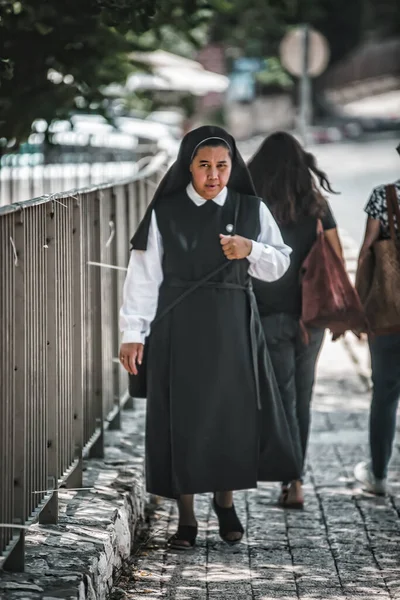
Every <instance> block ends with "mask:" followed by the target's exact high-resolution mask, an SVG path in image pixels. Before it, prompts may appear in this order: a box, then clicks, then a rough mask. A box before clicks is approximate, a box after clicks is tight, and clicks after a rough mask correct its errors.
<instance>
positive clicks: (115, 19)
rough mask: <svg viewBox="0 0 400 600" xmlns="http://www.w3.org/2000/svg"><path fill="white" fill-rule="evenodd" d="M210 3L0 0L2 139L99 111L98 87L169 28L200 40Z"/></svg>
mask: <svg viewBox="0 0 400 600" xmlns="http://www.w3.org/2000/svg"><path fill="white" fill-rule="evenodd" d="M207 6H208V5H207V4H206V3H205V2H204V0H169V1H167V0H165V1H163V2H156V1H155V0H68V1H67V2H63V3H60V0H19V1H14V0H0V57H1V59H0V138H5V139H8V140H10V139H13V138H14V139H15V140H16V143H19V142H21V141H22V140H24V139H26V137H27V136H28V135H29V132H30V127H31V123H32V121H33V120H34V119H36V118H43V119H46V120H48V121H49V120H51V119H53V118H66V117H67V116H68V115H69V114H70V113H71V111H73V110H75V109H77V108H79V109H80V110H84V111H90V110H92V109H93V108H96V110H99V108H100V109H101V108H103V109H104V108H105V107H106V104H105V100H104V97H103V95H102V93H101V91H100V90H101V89H102V88H103V87H105V86H107V85H109V84H110V83H114V82H116V83H118V82H124V81H125V79H126V77H127V75H128V74H129V73H130V72H132V65H131V63H130V61H129V58H128V54H129V52H130V51H131V50H135V49H153V48H155V47H159V46H160V45H161V41H160V40H162V37H163V32H164V31H165V29H166V28H168V27H169V26H170V24H171V23H173V30H174V31H176V32H181V34H182V36H183V37H185V38H186V40H188V41H187V42H186V43H190V44H195V43H198V40H197V39H196V36H195V35H193V34H192V31H193V30H194V29H196V28H198V27H200V26H202V25H203V24H204V23H205V21H206V20H207V19H208V18H209V16H210V11H209V10H207ZM149 31H151V35H150V36H149V35H148V33H147V40H146V39H144V38H145V37H146V32H149ZM49 74H50V79H49Z"/></svg>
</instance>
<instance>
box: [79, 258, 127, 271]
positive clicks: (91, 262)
mask: <svg viewBox="0 0 400 600" xmlns="http://www.w3.org/2000/svg"><path fill="white" fill-rule="evenodd" d="M86 264H87V265H91V266H93V267H102V268H104V269H116V270H117V271H127V270H128V268H127V267H118V266H117V265H107V264H106V263H100V262H94V261H93V260H88V261H87V263H86Z"/></svg>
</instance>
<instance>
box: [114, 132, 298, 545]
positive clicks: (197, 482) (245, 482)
mask: <svg viewBox="0 0 400 600" xmlns="http://www.w3.org/2000/svg"><path fill="white" fill-rule="evenodd" d="M132 248H133V249H132V254H131V259H130V263H129V268H128V274H127V278H126V281H125V286H124V299H123V306H122V308H121V330H122V332H123V339H122V341H123V343H122V344H121V350H120V360H121V362H122V364H123V365H124V366H125V368H126V369H127V371H128V372H129V373H130V374H131V375H132V376H136V374H137V372H138V369H140V367H141V362H142V357H143V351H144V344H146V346H147V348H148V353H147V421H146V483H147V490H148V491H149V492H150V493H152V494H156V495H159V496H165V497H168V498H175V499H176V500H177V502H178V510H179V526H178V529H177V531H176V533H175V535H173V536H172V537H171V539H170V540H169V544H170V546H171V547H172V548H174V549H177V550H187V549H190V548H192V547H193V546H194V544H195V541H196V536H197V521H196V516H195V513H194V505H193V498H194V494H199V493H205V492H212V493H213V501H212V505H213V509H214V511H215V513H216V515H217V517H218V520H219V531H220V536H221V537H222V539H223V540H224V541H225V542H227V543H229V544H235V543H237V542H239V541H240V540H241V538H242V536H243V526H242V524H241V522H240V520H239V518H238V516H237V514H236V511H235V506H234V503H233V496H232V491H233V490H239V489H247V488H252V487H256V486H257V481H259V480H267V481H268V480H270V481H271V480H272V481H277V480H280V479H281V477H282V476H283V475H282V474H283V473H287V474H288V476H289V477H293V476H296V475H295V473H298V472H299V466H298V465H297V463H296V458H295V452H294V449H293V447H292V446H291V444H290V443H288V442H287V439H288V438H290V433H289V428H288V424H287V421H286V418H285V412H284V409H283V407H282V405H281V400H280V397H279V392H278V390H277V387H276V381H275V378H274V376H273V369H272V366H271V362H270V359H269V356H268V354H267V351H266V346H265V340H264V336H263V333H262V328H261V323H260V320H259V317H258V314H257V306H256V302H255V298H254V295H253V292H252V290H251V276H253V277H257V278H260V279H263V280H266V281H274V280H275V279H278V278H279V277H281V276H282V275H283V274H284V273H285V271H286V270H287V268H288V266H289V263H290V258H289V257H290V248H289V247H288V246H287V245H286V244H284V242H283V241H282V237H281V234H280V232H279V229H278V227H277V225H276V223H275V220H274V219H273V217H272V215H271V213H270V211H269V210H268V209H267V207H266V206H265V205H264V204H263V203H262V202H261V201H260V199H259V198H257V197H256V196H255V194H254V188H253V184H252V182H251V178H250V175H249V172H248V170H247V168H246V165H245V163H244V161H243V159H242V157H241V156H240V154H239V152H238V150H237V148H236V144H235V140H234V139H233V138H232V136H230V135H229V134H227V132H226V131H224V130H223V129H221V128H219V127H200V128H199V129H196V130H194V131H191V132H190V133H188V134H187V135H186V136H185V137H184V138H183V140H182V143H181V147H180V151H179V154H178V157H177V160H176V162H175V163H174V165H172V167H171V168H170V170H169V171H168V172H167V174H166V175H165V177H164V179H163V180H162V182H161V183H160V185H159V187H158V189H157V191H156V193H155V196H154V198H153V201H152V203H151V204H150V206H149V208H148V210H147V213H146V215H145V217H144V219H143V220H142V222H141V224H140V225H139V228H138V229H137V231H136V233H135V235H134V236H133V238H132ZM149 333H150V335H149ZM142 366H143V365H142ZM289 442H290V439H289ZM289 474H290V475H289Z"/></svg>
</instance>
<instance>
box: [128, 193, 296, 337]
mask: <svg viewBox="0 0 400 600" xmlns="http://www.w3.org/2000/svg"><path fill="white" fill-rule="evenodd" d="M186 191H187V194H188V196H189V198H190V199H191V200H192V202H194V203H195V204H196V206H201V205H202V204H204V203H205V202H216V203H217V204H218V205H219V206H223V205H224V204H225V201H226V197H227V194H228V189H227V188H226V187H225V188H224V189H223V190H221V192H220V193H219V194H218V195H217V196H216V197H215V198H214V199H213V200H205V199H204V198H202V197H201V196H200V195H199V194H198V193H197V192H196V190H195V189H194V187H193V185H192V184H191V183H190V184H189V185H188V187H187V188H186ZM260 225H261V231H260V234H259V236H258V238H257V241H253V240H252V250H251V252H250V254H249V256H247V260H248V262H249V270H248V272H249V275H251V276H252V277H256V278H257V279H261V280H262V281H276V280H277V279H279V278H280V277H282V275H284V274H285V272H286V271H287V269H288V268H289V264H290V258H289V256H290V253H291V251H292V250H291V248H289V246H287V245H286V244H285V243H284V241H283V239H282V235H281V232H280V230H279V228H278V225H277V224H276V222H275V219H274V218H273V216H272V215H271V213H270V211H269V210H268V208H267V207H266V205H265V204H264V203H263V202H260ZM221 233H224V234H228V232H225V231H221ZM163 253H164V249H163V241H162V237H161V233H160V230H159V229H158V225H157V219H156V214H155V211H154V210H153V212H152V215H151V223H150V228H149V237H148V241H147V250H145V251H143V250H132V252H131V257H130V260H129V265H128V272H127V275H126V279H125V284H124V289H123V304H122V307H121V310H120V329H121V332H122V342H123V343H129V342H138V343H142V344H143V343H144V340H145V338H146V336H147V335H148V334H149V333H150V325H151V322H152V321H153V319H154V317H155V314H156V311H157V304H158V290H159V287H160V285H161V283H162V281H163V271H162V260H163ZM221 256H222V248H221Z"/></svg>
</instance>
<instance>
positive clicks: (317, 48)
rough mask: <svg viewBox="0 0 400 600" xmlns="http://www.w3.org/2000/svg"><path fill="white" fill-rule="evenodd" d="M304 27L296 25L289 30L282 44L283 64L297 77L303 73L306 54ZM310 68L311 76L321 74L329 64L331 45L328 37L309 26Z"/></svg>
mask: <svg viewBox="0 0 400 600" xmlns="http://www.w3.org/2000/svg"><path fill="white" fill-rule="evenodd" d="M303 48H304V28H303V27H296V28H295V29H292V30H291V31H289V32H288V33H287V34H286V35H285V37H284V38H283V40H282V42H281V45H280V59H281V63H282V66H283V67H284V68H285V69H286V70H287V71H289V73H291V74H292V75H295V76H296V77H301V76H302V75H303V61H304V59H303V55H304V51H303ZM307 54H308V61H307V62H308V70H307V75H308V76H309V77H317V76H318V75H321V73H323V72H324V71H325V69H326V67H327V66H328V62H329V46H328V42H327V40H326V38H325V37H324V36H323V35H322V33H319V31H316V30H315V29H312V28H309V32H308V52H307Z"/></svg>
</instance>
